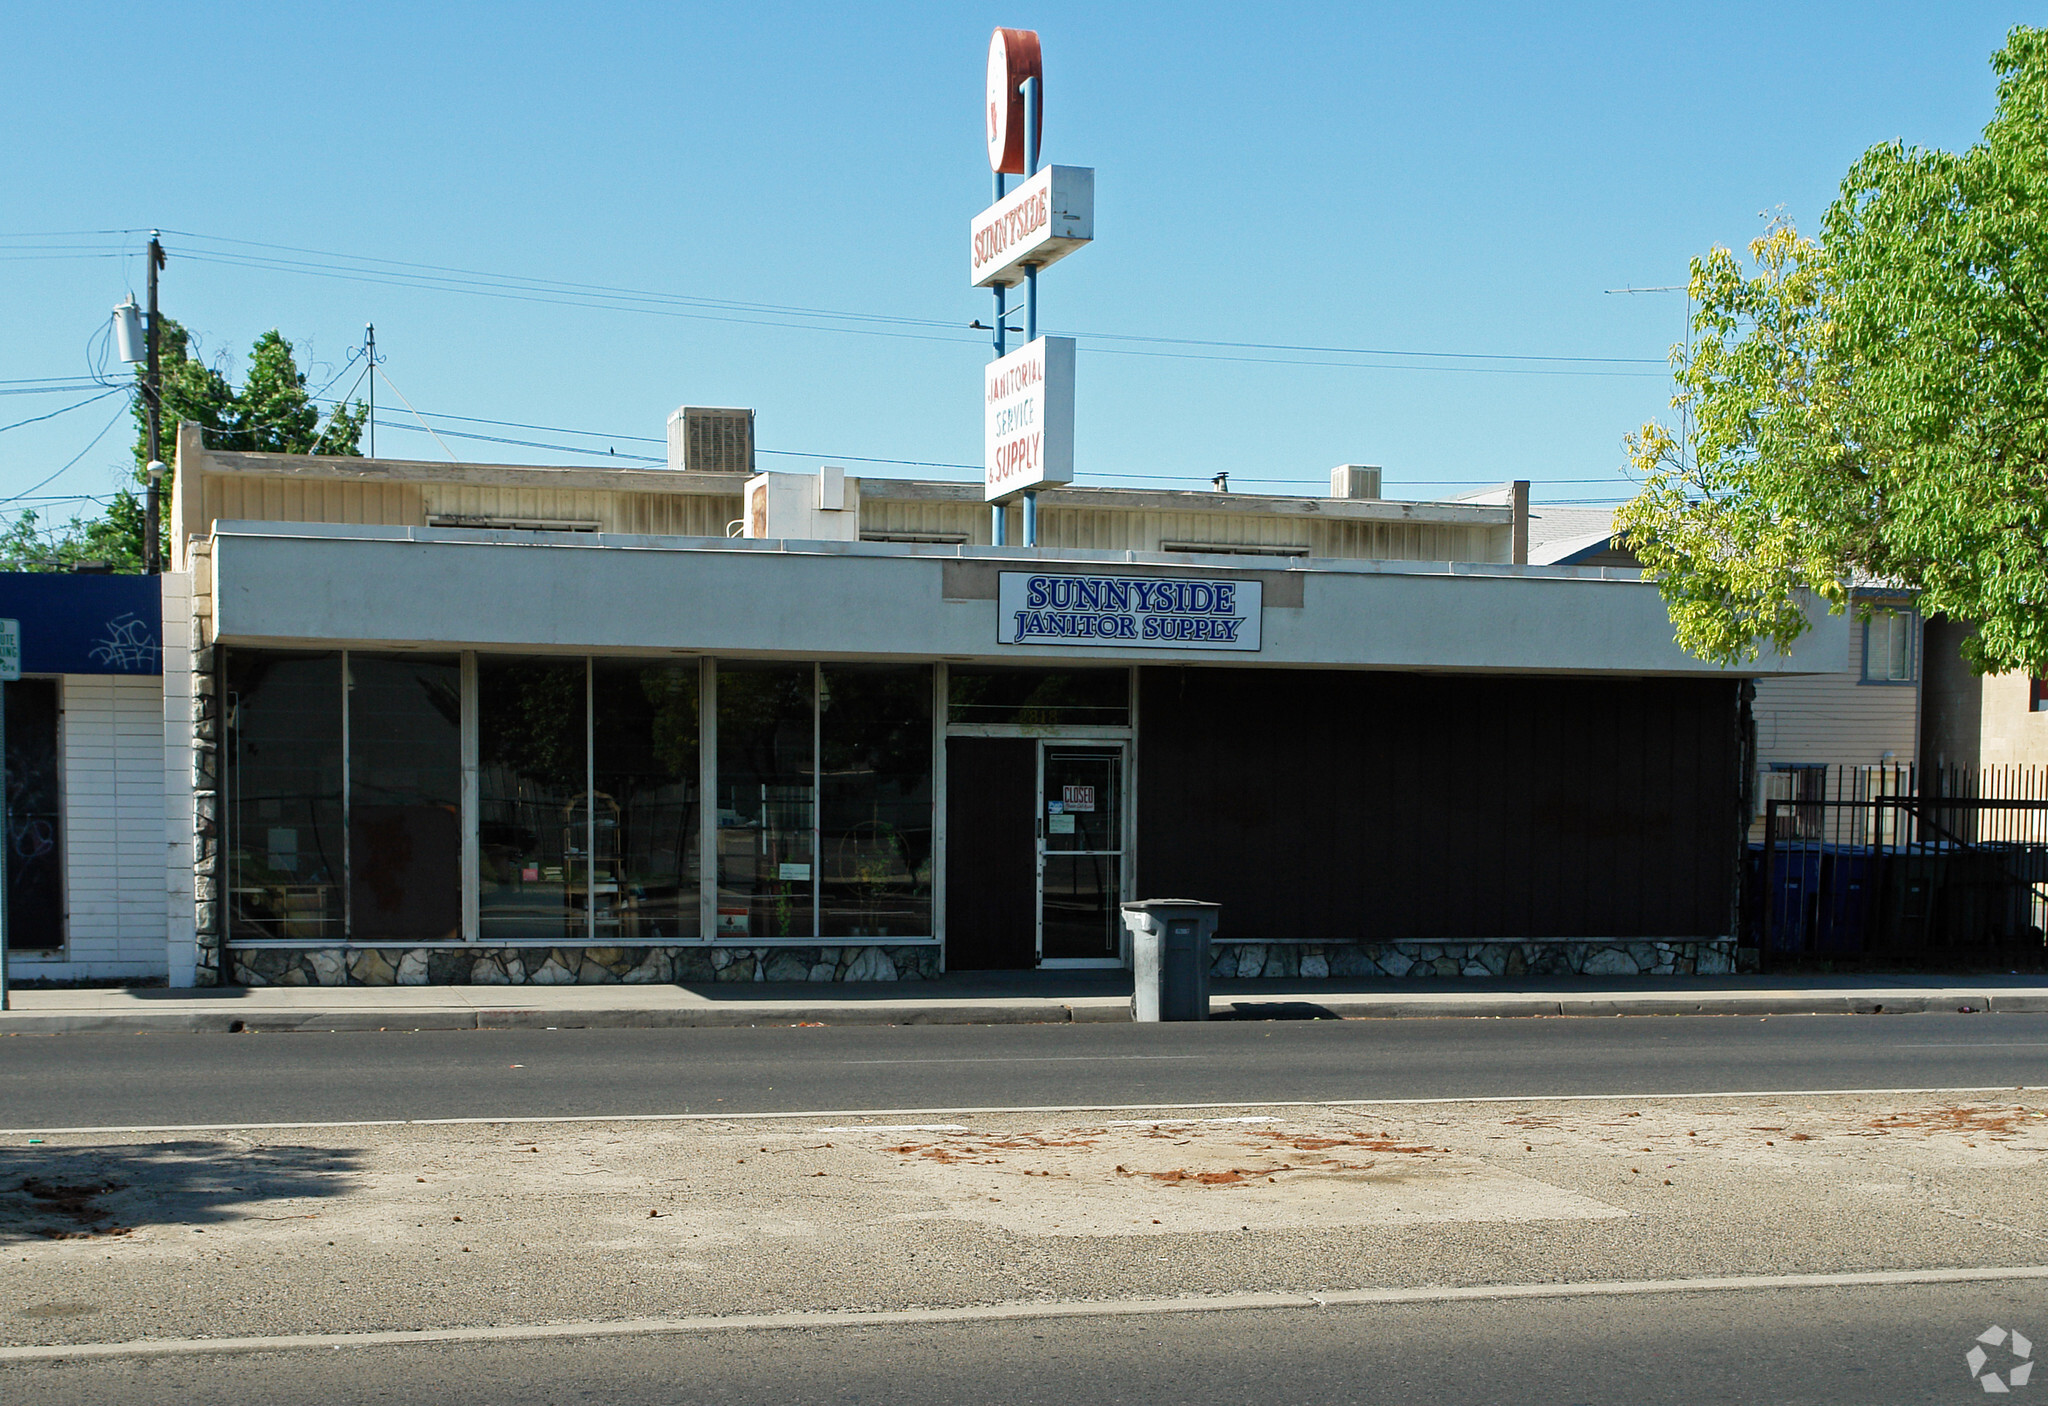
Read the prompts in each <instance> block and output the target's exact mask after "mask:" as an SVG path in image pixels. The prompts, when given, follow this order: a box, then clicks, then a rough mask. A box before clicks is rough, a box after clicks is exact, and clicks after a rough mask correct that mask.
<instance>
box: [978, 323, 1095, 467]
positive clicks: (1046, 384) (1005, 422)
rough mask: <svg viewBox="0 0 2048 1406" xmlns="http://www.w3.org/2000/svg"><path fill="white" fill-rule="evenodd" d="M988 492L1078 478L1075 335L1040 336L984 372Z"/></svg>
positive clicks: (983, 394)
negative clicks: (1075, 461) (1076, 465)
mask: <svg viewBox="0 0 2048 1406" xmlns="http://www.w3.org/2000/svg"><path fill="white" fill-rule="evenodd" d="M982 405H983V451H984V453H983V470H984V475H985V479H984V485H983V486H984V489H985V492H984V494H983V496H984V497H985V498H986V499H987V501H989V502H991V503H996V502H1000V501H1002V500H1003V499H1005V498H1007V497H1009V496H1010V495H1011V494H1013V493H1018V492H1021V491H1022V490H1024V489H1027V488H1036V487H1038V486H1039V485H1040V484H1045V483H1072V482H1073V481H1074V339H1073V338H1072V337H1040V338H1039V339H1038V340H1037V341H1035V342H1027V343H1025V344H1024V345H1023V346H1022V347H1020V348H1019V349H1018V350H1016V351H1013V352H1011V353H1010V354H1009V355H1008V356H1006V357H1004V358H1002V359H1001V360H1000V361H992V362H990V363H989V364H988V365H987V366H986V367H985V368H983V372H982Z"/></svg>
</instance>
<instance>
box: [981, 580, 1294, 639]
mask: <svg viewBox="0 0 2048 1406" xmlns="http://www.w3.org/2000/svg"><path fill="white" fill-rule="evenodd" d="M1263 592H1264V587H1263V586H1262V585H1261V584H1260V583H1259V582H1257V581H1217V580H1209V579H1206V578H1200V577H1184V576H1173V577H1161V576H1081V575H1073V574H1068V573H1064V572H1062V573H1050V572H1048V573H1040V572H1034V571H1002V572H998V573H997V574H996V638H997V640H998V641H999V642H1001V643H1003V644H1052V645H1075V644H1100V645H1111V646H1116V647H1121V648H1125V649H1227V650H1244V651H1248V652H1254V653H1255V652H1257V650H1258V648H1259V623H1260V618H1261V610H1260V607H1261V606H1262V605H1263V604H1264V599H1263Z"/></svg>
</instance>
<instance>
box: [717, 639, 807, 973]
mask: <svg viewBox="0 0 2048 1406" xmlns="http://www.w3.org/2000/svg"><path fill="white" fill-rule="evenodd" d="M816 676H817V669H816V667H815V666H814V665H810V664H723V663H722V664H720V665H719V666H718V935H719V936H720V937H810V936H812V935H813V934H814V932H815V927H814V924H813V915H814V914H815V913H816V905H815V895H816V880H815V878H814V875H815V873H816V865H815V863H814V855H813V849H814V842H815V838H816V826H817V763H816V755H817V754H816V742H817V710H816V708H815V706H814V705H815V702H816V699H815V695H814V692H813V689H814V685H815V684H816Z"/></svg>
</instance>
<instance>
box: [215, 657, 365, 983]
mask: <svg viewBox="0 0 2048 1406" xmlns="http://www.w3.org/2000/svg"><path fill="white" fill-rule="evenodd" d="M225 683H226V704H227V734H228V735H227V749H226V750H227V798H226V800H227V806H226V809H227V824H226V833H225V835H224V837H223V839H224V847H225V849H226V851H227V860H228V865H227V868H228V893H227V900H228V904H227V926H228V936H229V938H230V939H232V940H238V941H264V940H266V939H268V940H273V941H275V940H297V939H324V940H327V941H331V942H335V943H339V942H341V941H343V940H344V938H345V937H346V925H347V918H346V901H345V896H344V894H343V890H342V882H343V878H344V874H345V870H344V864H345V854H344V850H343V841H342V820H341V813H342V812H341V787H342V775H341V757H342V743H341V738H342V719H341V708H342V688H341V656H340V655H339V654H336V653H324V654H274V653H270V652H267V651H257V650H241V649H237V650H232V651H230V652H229V654H228V660H227V677H226V680H225Z"/></svg>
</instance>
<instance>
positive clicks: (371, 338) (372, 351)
mask: <svg viewBox="0 0 2048 1406" xmlns="http://www.w3.org/2000/svg"><path fill="white" fill-rule="evenodd" d="M363 356H364V357H365V358H366V359H367V361H368V363H369V367H370V370H369V372H368V376H367V379H368V380H369V383H370V418H369V421H368V424H369V427H370V457H371V458H372V459H374V458H376V457H377V324H376V323H374V322H366V323H364V324H363Z"/></svg>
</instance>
